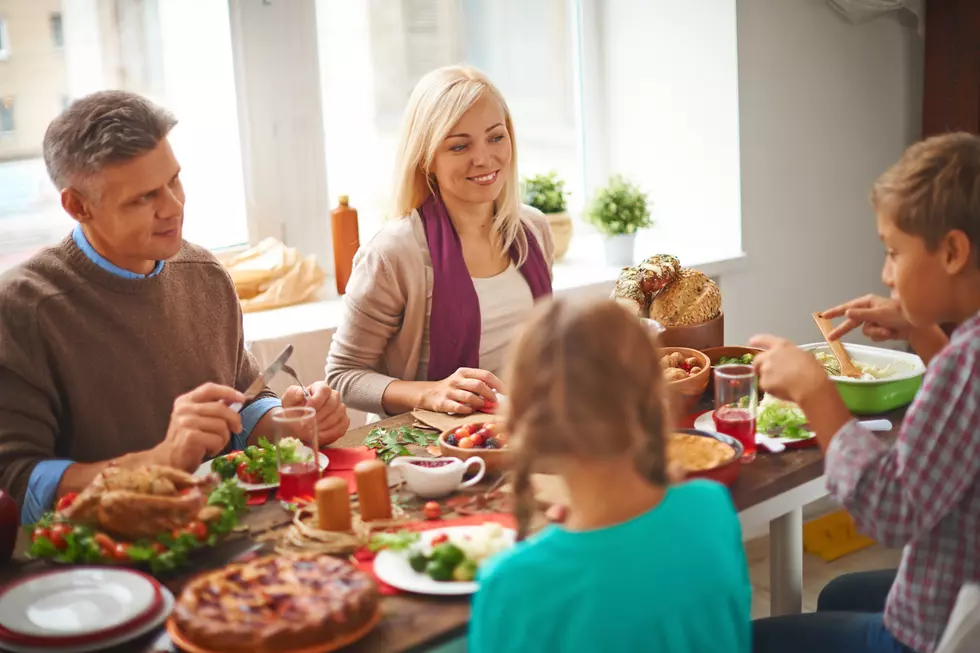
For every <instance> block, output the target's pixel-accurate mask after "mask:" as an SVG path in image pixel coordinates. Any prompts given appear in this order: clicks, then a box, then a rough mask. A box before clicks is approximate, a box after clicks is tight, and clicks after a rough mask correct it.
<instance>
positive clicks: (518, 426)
mask: <svg viewBox="0 0 980 653" xmlns="http://www.w3.org/2000/svg"><path fill="white" fill-rule="evenodd" d="M659 361H660V353H659V349H658V346H657V343H656V341H655V336H654V335H653V334H652V332H651V331H650V330H649V329H647V328H645V327H644V326H643V325H642V324H640V321H639V320H637V319H636V317H635V316H633V315H630V314H629V313H627V311H626V310H625V309H623V308H622V307H621V306H620V305H619V304H617V303H616V302H613V301H609V300H599V301H596V300H592V301H586V302H583V301H574V300H567V299H555V300H553V301H549V302H545V303H543V304H539V305H538V306H537V307H536V308H535V311H534V313H533V315H532V317H531V319H530V321H529V322H528V323H527V325H526V326H525V328H524V330H523V331H522V333H521V335H520V336H519V338H518V340H517V342H516V344H515V346H514V347H513V349H512V351H511V355H510V364H509V368H508V376H507V379H508V381H509V390H510V394H509V395H508V414H507V428H508V430H509V431H510V436H511V442H512V443H513V444H512V446H513V447H514V448H515V452H514V461H515V462H514V469H513V475H514V477H513V487H514V494H515V498H516V505H515V515H516V517H517V523H518V535H519V537H523V536H524V534H525V533H526V531H527V525H528V522H529V521H530V518H531V516H532V514H533V512H534V503H533V490H532V488H531V479H530V475H531V471H532V467H533V466H534V464H535V463H536V462H540V461H542V460H547V459H548V458H550V457H554V456H578V457H583V458H594V459H603V458H606V459H609V458H616V457H619V456H624V455H628V456H632V458H633V461H634V464H635V467H636V470H637V472H638V473H639V474H640V475H641V476H643V477H644V478H646V479H647V480H649V481H650V482H651V483H654V484H658V485H662V484H664V483H665V482H666V461H665V458H666V454H665V446H666V432H667V429H668V426H669V424H670V419H669V414H668V413H669V409H668V407H667V404H668V402H667V400H666V398H665V396H664V392H665V388H666V384H665V382H664V380H663V372H662V371H661V369H660V364H659Z"/></svg>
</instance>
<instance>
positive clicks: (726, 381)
mask: <svg viewBox="0 0 980 653" xmlns="http://www.w3.org/2000/svg"><path fill="white" fill-rule="evenodd" d="M714 375H715V378H714V381H715V412H714V414H713V417H714V420H715V429H717V430H718V432H719V433H724V434H725V435H730V436H731V437H733V438H735V439H736V440H738V441H739V442H740V443H742V446H743V447H744V449H745V451H744V452H743V454H742V462H743V463H750V462H752V461H753V460H755V417H756V410H757V409H758V405H759V384H758V378H757V377H756V374H755V370H754V369H753V368H752V366H751V365H720V366H718V367H716V368H715V370H714Z"/></svg>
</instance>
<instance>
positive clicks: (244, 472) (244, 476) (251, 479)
mask: <svg viewBox="0 0 980 653" xmlns="http://www.w3.org/2000/svg"><path fill="white" fill-rule="evenodd" d="M236 473H237V474H238V478H239V479H241V481H242V483H261V482H262V477H261V476H259V474H258V473H257V472H250V471H248V463H247V462H244V463H241V464H240V465H239V466H238V469H237V470H236Z"/></svg>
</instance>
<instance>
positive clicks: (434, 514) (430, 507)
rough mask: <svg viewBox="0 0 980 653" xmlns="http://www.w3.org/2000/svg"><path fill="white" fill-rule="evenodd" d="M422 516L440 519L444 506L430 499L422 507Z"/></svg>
mask: <svg viewBox="0 0 980 653" xmlns="http://www.w3.org/2000/svg"><path fill="white" fill-rule="evenodd" d="M422 516H423V517H425V518H426V519H439V518H440V517H442V506H440V505H439V504H438V503H437V502H435V501H429V502H428V503H426V504H425V506H423V507H422Z"/></svg>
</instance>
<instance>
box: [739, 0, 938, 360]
mask: <svg viewBox="0 0 980 653" xmlns="http://www.w3.org/2000/svg"><path fill="white" fill-rule="evenodd" d="M738 56H739V106H740V123H741V124H740V131H741V138H740V141H741V163H742V165H741V169H742V243H743V249H744V251H745V252H746V254H747V255H748V265H747V266H746V267H745V269H744V270H743V271H741V272H737V273H733V274H731V275H726V276H725V277H723V278H722V280H721V282H722V295H723V298H724V302H725V309H726V327H727V339H728V341H729V342H732V343H735V342H740V341H744V340H745V339H746V338H748V337H749V336H750V335H751V334H753V333H755V332H758V331H762V330H765V331H769V332H774V333H778V334H780V335H784V336H786V337H789V338H791V339H793V340H795V341H797V342H802V341H806V342H811V341H814V340H817V339H819V333H818V332H817V331H816V329H815V327H814V326H813V323H812V320H811V318H810V313H811V312H812V311H814V310H819V309H821V308H825V307H827V306H829V305H832V304H834V303H836V302H839V301H842V300H846V299H849V298H851V297H853V296H857V295H859V294H863V293H867V292H872V291H874V292H880V291H882V290H883V288H882V286H881V283H880V270H881V262H882V259H883V251H882V249H881V245H880V243H879V242H878V238H877V235H876V233H875V225H874V216H873V213H872V211H871V207H870V205H869V203H868V193H869V190H870V188H871V184H872V183H873V182H874V180H875V178H876V177H877V176H878V175H879V174H880V173H881V172H883V171H884V170H885V168H887V167H888V166H889V165H890V164H891V163H893V162H894V161H895V160H896V159H897V158H898V156H899V155H900V154H901V153H902V150H903V149H904V148H905V147H906V146H907V145H908V144H909V143H910V142H912V141H914V140H916V139H917V138H918V137H919V133H920V124H921V119H920V117H921V98H922V90H921V78H922V41H921V40H920V38H919V37H918V36H917V35H916V34H915V32H913V31H911V30H908V29H906V28H904V27H902V26H901V25H899V23H898V22H897V21H896V20H895V19H894V18H891V17H884V18H880V19H878V20H875V21H872V22H870V23H867V24H864V25H860V26H853V25H849V24H847V23H845V22H843V21H842V20H841V19H839V18H838V17H837V16H836V15H835V14H834V13H833V12H832V11H831V10H830V9H829V8H828V7H827V5H826V3H825V2H824V0H779V1H778V2H774V1H773V0H738Z"/></svg>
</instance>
